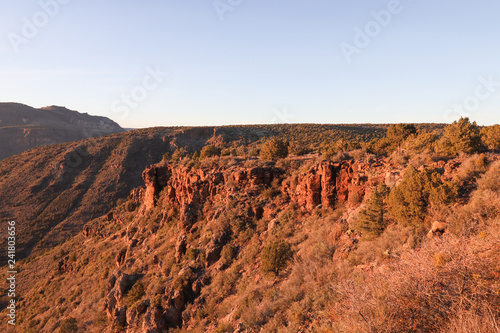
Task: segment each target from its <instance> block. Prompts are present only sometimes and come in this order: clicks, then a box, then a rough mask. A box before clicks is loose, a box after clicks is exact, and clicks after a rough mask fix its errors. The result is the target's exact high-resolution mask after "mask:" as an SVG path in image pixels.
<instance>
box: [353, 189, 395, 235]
mask: <svg viewBox="0 0 500 333" xmlns="http://www.w3.org/2000/svg"><path fill="white" fill-rule="evenodd" d="M388 194H389V188H388V187H387V186H386V185H385V183H382V184H380V185H379V186H378V187H377V188H376V189H374V190H373V192H372V194H371V195H370V199H368V202H367V203H366V207H365V208H364V209H363V210H362V211H361V212H359V214H358V218H357V222H356V229H358V231H361V233H362V238H363V239H364V240H372V239H374V238H377V237H378V236H380V235H381V234H382V232H383V231H384V230H385V228H386V227H387V217H386V212H387V209H386V205H385V200H386V198H387V196H388Z"/></svg>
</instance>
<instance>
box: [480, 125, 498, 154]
mask: <svg viewBox="0 0 500 333" xmlns="http://www.w3.org/2000/svg"><path fill="white" fill-rule="evenodd" d="M481 136H482V139H483V142H484V144H485V145H486V146H487V147H488V148H489V149H491V150H499V149H500V125H493V126H488V127H484V128H483V129H482V130H481Z"/></svg>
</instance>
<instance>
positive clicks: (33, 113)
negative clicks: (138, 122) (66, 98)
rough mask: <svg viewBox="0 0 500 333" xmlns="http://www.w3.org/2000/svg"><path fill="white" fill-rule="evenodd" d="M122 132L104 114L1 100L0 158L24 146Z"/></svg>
mask: <svg viewBox="0 0 500 333" xmlns="http://www.w3.org/2000/svg"><path fill="white" fill-rule="evenodd" d="M120 132H124V129H123V128H121V127H120V126H119V125H118V124H117V123H115V122H114V121H112V120H110V119H108V118H106V117H98V116H90V115H88V114H83V113H79V112H77V111H71V110H68V109H66V108H64V107H58V106H50V107H46V108H41V109H35V108H32V107H29V106H27V105H23V104H18V103H0V142H2V145H1V146H0V160H2V159H4V158H6V157H9V156H12V155H16V154H19V153H21V152H23V151H25V150H27V149H30V148H33V147H39V146H45V145H50V144H56V143H63V142H70V141H77V140H81V139H86V138H91V137H97V136H103V135H108V134H113V133H120Z"/></svg>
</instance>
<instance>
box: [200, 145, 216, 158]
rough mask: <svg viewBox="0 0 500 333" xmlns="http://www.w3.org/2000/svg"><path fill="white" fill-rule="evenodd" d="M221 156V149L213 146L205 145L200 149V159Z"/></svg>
mask: <svg viewBox="0 0 500 333" xmlns="http://www.w3.org/2000/svg"><path fill="white" fill-rule="evenodd" d="M220 154H221V149H220V148H217V147H215V146H214V145H206V146H205V147H203V148H202V149H201V152H200V158H201V159H205V158H207V157H213V156H219V155H220Z"/></svg>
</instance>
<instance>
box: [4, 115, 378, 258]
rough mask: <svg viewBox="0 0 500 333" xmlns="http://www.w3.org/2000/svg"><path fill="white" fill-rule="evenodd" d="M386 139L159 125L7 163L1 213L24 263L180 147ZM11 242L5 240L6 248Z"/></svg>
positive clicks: (347, 129) (370, 133) (335, 128)
mask: <svg viewBox="0 0 500 333" xmlns="http://www.w3.org/2000/svg"><path fill="white" fill-rule="evenodd" d="M318 126H319V127H321V129H322V130H321V131H320V130H318ZM384 133H385V129H384V126H380V125H366V126H364V125H363V126H361V125H257V126H227V127H178V128H167V127H165V128H163V127H157V128H149V129H141V130H134V131H130V132H126V133H117V134H114V135H110V136H106V137H99V138H91V139H86V140H81V141H77V142H71V143H65V144H59V145H50V146H44V147H40V148H34V149H31V150H28V151H26V152H24V153H22V154H19V155H16V156H13V157H10V158H8V159H5V160H3V161H1V162H0V198H1V201H0V215H1V216H3V217H4V219H6V218H8V219H13V220H16V221H18V225H19V228H20V233H19V235H20V237H19V239H18V252H19V253H18V255H19V256H20V257H25V256H27V255H28V254H29V253H30V252H31V251H32V249H34V248H36V249H42V248H50V247H51V246H52V245H54V244H58V243H60V242H61V241H63V240H64V239H67V238H68V237H69V236H70V235H74V234H76V233H78V232H79V231H80V230H81V228H82V226H83V225H84V224H85V223H86V222H88V221H89V220H91V219H93V218H96V217H98V216H101V215H102V214H104V213H107V212H108V211H109V209H111V207H112V206H113V205H114V204H115V203H116V200H117V199H119V198H126V197H127V195H128V194H129V192H130V190H131V189H132V188H134V187H137V186H139V185H140V184H141V182H142V180H141V173H142V171H143V170H144V168H145V167H146V166H147V165H149V164H152V163H156V162H159V161H160V160H161V159H162V156H163V155H164V154H165V153H167V152H168V153H170V154H172V153H173V152H174V151H175V150H176V149H178V148H183V149H184V150H185V151H187V152H189V153H190V154H192V153H193V152H195V151H200V150H201V149H202V148H203V147H204V146H205V145H206V144H208V143H213V144H216V145H219V146H221V147H227V148H230V147H235V146H238V147H247V148H245V150H244V151H248V149H250V147H254V146H255V145H258V144H259V142H261V141H262V140H265V139H266V138H269V137H272V136H280V137H289V138H296V139H302V140H305V141H308V142H310V143H314V142H315V144H316V147H318V146H319V144H320V143H321V142H323V141H325V140H338V139H340V138H351V139H354V138H357V137H358V136H359V138H360V139H361V140H371V139H373V138H377V137H381V136H383V135H384ZM313 137H314V139H312V138H313ZM244 153H245V152H243V154H244ZM2 223H5V220H3V221H2ZM5 230H6V229H5V228H3V229H2V230H1V232H0V234H1V235H5ZM4 242H5V237H2V240H1V241H0V245H2V246H3V244H4ZM3 256H4V254H3V253H1V254H0V258H2V259H4V258H3Z"/></svg>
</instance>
